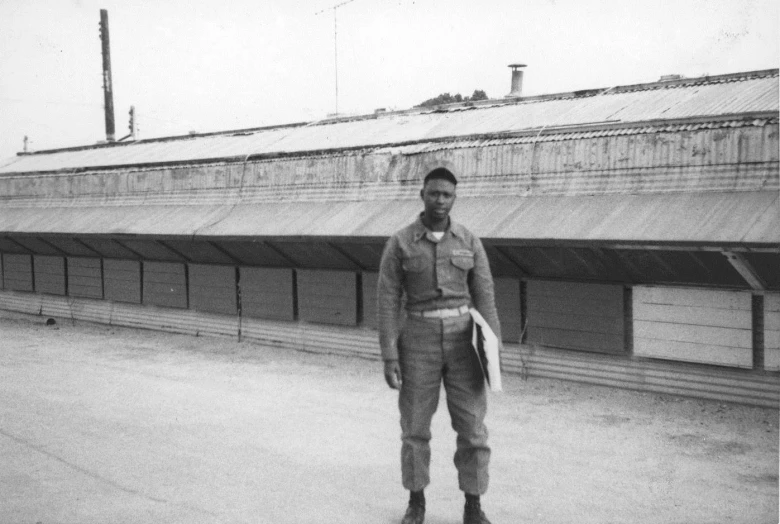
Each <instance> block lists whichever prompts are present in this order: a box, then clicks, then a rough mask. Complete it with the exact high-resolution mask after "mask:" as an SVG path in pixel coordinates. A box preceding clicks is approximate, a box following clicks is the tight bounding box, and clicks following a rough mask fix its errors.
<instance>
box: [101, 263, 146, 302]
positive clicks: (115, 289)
mask: <svg viewBox="0 0 780 524" xmlns="http://www.w3.org/2000/svg"><path fill="white" fill-rule="evenodd" d="M103 287H104V292H105V297H106V300H112V301H114V302H129V303H131V304H140V303H141V262H139V261H138V260H117V259H113V258H106V259H104V260H103Z"/></svg>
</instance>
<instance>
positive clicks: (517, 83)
mask: <svg viewBox="0 0 780 524" xmlns="http://www.w3.org/2000/svg"><path fill="white" fill-rule="evenodd" d="M509 67H510V68H512V90H511V91H510V92H509V94H508V95H506V96H507V98H508V97H520V96H523V72H522V71H521V69H522V68H524V67H525V64H509Z"/></svg>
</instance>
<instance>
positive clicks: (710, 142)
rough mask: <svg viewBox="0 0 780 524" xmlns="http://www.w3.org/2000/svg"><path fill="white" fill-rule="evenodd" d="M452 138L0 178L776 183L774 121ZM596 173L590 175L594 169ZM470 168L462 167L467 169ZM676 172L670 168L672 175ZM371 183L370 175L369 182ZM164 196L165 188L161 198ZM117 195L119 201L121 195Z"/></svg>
mask: <svg viewBox="0 0 780 524" xmlns="http://www.w3.org/2000/svg"><path fill="white" fill-rule="evenodd" d="M467 142H468V143H467V144H466V145H465V146H461V147H458V146H457V145H452V146H450V147H446V148H441V149H439V148H436V150H435V151H420V150H419V149H420V148H419V146H410V147H411V149H410V150H409V152H408V154H403V153H402V154H397V153H398V151H399V150H401V151H403V146H394V147H392V148H387V149H381V148H380V149H377V150H367V151H365V152H360V153H356V152H354V151H349V152H345V153H343V152H340V153H337V154H334V155H321V154H317V155H301V156H299V157H285V158H277V159H269V160H260V161H251V162H246V163H245V162H219V163H215V164H211V165H207V166H203V165H182V166H174V167H151V168H150V167H139V168H130V169H127V168H120V169H113V170H104V169H100V170H99V169H96V170H94V171H86V172H78V173H70V172H68V173H59V174H57V175H56V176H52V175H51V174H48V173H47V174H44V175H43V176H40V175H39V174H37V173H33V174H28V173H25V174H21V175H4V176H3V177H0V199H2V198H3V197H6V196H12V197H14V199H16V200H17V203H18V202H19V201H20V198H21V197H32V198H41V197H45V198H46V199H47V203H51V202H53V200H52V199H56V198H69V197H74V196H78V197H79V198H80V200H82V201H88V200H89V199H90V198H94V199H95V200H96V201H99V202H100V205H101V206H107V205H111V203H110V202H106V200H105V196H107V195H113V196H120V197H121V196H122V195H127V196H128V198H131V199H132V200H133V202H137V201H138V200H137V198H136V195H138V194H144V195H146V197H145V198H144V202H146V203H148V204H155V203H157V204H160V203H178V202H181V201H182V198H183V197H182V195H186V197H184V198H186V200H187V201H188V202H191V203H194V202H196V201H197V199H198V198H201V197H202V198H204V199H207V200H209V201H212V202H213V201H214V199H215V198H220V199H225V198H226V197H227V196H234V193H230V192H229V190H231V189H234V188H238V187H240V188H241V196H242V200H243V201H244V202H246V203H252V202H278V201H282V200H286V201H291V200H297V201H300V200H317V199H323V200H342V199H343V198H344V196H345V192H346V191H349V192H350V197H351V198H354V199H355V200H387V199H391V200H392V199H397V198H399V197H404V198H410V197H412V198H413V197H414V196H415V195H416V193H417V191H418V188H417V186H415V185H413V184H406V185H405V186H402V187H399V184H398V182H399V181H419V180H420V179H421V177H422V176H423V175H424V173H425V172H426V170H428V169H430V168H431V167H433V166H437V165H446V166H448V167H450V168H451V169H452V170H453V171H454V172H456V173H464V176H463V177H462V180H461V181H462V182H467V183H466V184H463V191H462V192H461V193H460V194H461V195H462V196H475V195H482V196H492V195H496V196H504V195H507V194H522V195H524V196H538V195H582V194H599V193H602V194H603V193H614V192H631V193H634V194H636V193H648V192H659V191H663V192H669V191H688V192H697V191H735V190H736V191H749V190H773V189H774V190H776V189H777V188H778V179H777V169H778V153H777V151H778V126H777V124H766V125H760V126H745V127H733V128H732V127H724V128H720V129H697V130H689V131H685V132H682V131H677V132H662V130H660V129H655V130H653V132H648V133H615V134H607V135H606V136H600V137H588V136H581V135H580V136H579V137H577V138H572V136H568V135H558V136H554V137H547V136H545V135H539V136H536V137H525V138H524V139H523V140H515V141H513V142H511V143H504V144H501V143H496V144H495V145H490V146H486V145H482V144H481V145H480V146H479V147H473V145H474V144H473V142H470V141H467ZM594 173H598V176H594ZM466 174H467V175H466ZM670 174H672V175H673V176H670ZM367 181H371V183H367ZM167 194H169V195H167ZM120 203H121V202H120Z"/></svg>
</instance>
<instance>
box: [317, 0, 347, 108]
mask: <svg viewBox="0 0 780 524" xmlns="http://www.w3.org/2000/svg"><path fill="white" fill-rule="evenodd" d="M354 1H355V0H347V1H346V2H341V3H340V4H337V5H334V6H332V7H328V8H326V9H323V10H322V11H317V12H316V13H314V15H315V16H316V15H319V14H321V13H324V12H325V11H330V10H331V9H333V55H334V58H335V77H336V113H335V114H336V115H338V114H339V23H338V8H339V7H343V6H345V5H347V4H351V3H352V2H354Z"/></svg>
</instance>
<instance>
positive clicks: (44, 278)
mask: <svg viewBox="0 0 780 524" xmlns="http://www.w3.org/2000/svg"><path fill="white" fill-rule="evenodd" d="M33 270H34V272H35V290H36V291H37V292H38V293H48V294H50V295H64V294H65V293H66V288H65V258H64V257H56V256H45V255H33Z"/></svg>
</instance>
